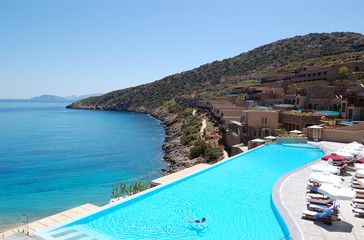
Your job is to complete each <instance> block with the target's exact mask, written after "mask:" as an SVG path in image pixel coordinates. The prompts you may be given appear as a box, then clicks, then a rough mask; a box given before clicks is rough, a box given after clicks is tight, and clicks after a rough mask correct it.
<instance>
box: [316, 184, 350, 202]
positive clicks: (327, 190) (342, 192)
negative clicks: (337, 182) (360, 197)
mask: <svg viewBox="0 0 364 240" xmlns="http://www.w3.org/2000/svg"><path fill="white" fill-rule="evenodd" d="M317 191H318V192H319V193H322V194H324V195H326V196H328V197H331V198H334V199H336V200H351V199H353V198H354V191H352V190H351V189H349V188H338V187H335V186H334V185H332V184H322V185H321V186H320V187H319V188H318V189H317Z"/></svg>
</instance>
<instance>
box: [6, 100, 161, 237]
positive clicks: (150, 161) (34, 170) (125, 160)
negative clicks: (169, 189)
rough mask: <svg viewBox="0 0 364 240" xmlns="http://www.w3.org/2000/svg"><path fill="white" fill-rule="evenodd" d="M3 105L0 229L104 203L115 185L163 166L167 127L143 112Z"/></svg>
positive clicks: (60, 105) (38, 104) (153, 173)
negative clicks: (22, 220) (23, 218)
mask: <svg viewBox="0 0 364 240" xmlns="http://www.w3.org/2000/svg"><path fill="white" fill-rule="evenodd" d="M66 105H67V103H42V102H29V101H9V100H8V101H6V100H0V136H1V138H0V189H1V191H0V230H1V225H3V227H4V224H12V223H18V222H19V220H20V214H21V213H24V214H26V215H28V216H29V217H30V220H35V219H39V218H42V217H45V216H49V215H51V214H55V213H58V212H60V211H64V210H66V209H69V208H72V207H75V206H78V205H81V204H84V203H88V202H89V203H93V204H96V205H103V204H106V203H107V202H108V201H109V199H110V193H111V190H112V185H113V184H115V183H116V182H118V181H124V182H130V181H135V180H146V179H148V180H151V179H155V178H157V177H160V176H162V174H161V172H160V171H159V170H160V169H161V168H164V167H166V164H165V162H164V161H163V160H161V157H162V155H163V152H162V150H161V148H160V147H161V145H162V144H163V140H164V136H165V135H164V130H163V128H162V126H161V125H160V123H159V122H158V121H157V120H155V119H153V118H151V117H150V116H148V115H141V114H133V113H125V112H111V111H89V110H72V109H66V108H65V106H66Z"/></svg>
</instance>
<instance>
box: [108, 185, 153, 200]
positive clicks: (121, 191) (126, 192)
mask: <svg viewBox="0 0 364 240" xmlns="http://www.w3.org/2000/svg"><path fill="white" fill-rule="evenodd" d="M150 187H151V184H150V182H149V181H138V182H133V183H131V184H129V185H126V184H125V183H122V182H118V183H117V184H116V185H113V186H112V188H113V189H112V191H111V199H114V198H118V197H127V196H131V195H134V194H136V193H139V192H142V191H144V190H147V189H148V188H150Z"/></svg>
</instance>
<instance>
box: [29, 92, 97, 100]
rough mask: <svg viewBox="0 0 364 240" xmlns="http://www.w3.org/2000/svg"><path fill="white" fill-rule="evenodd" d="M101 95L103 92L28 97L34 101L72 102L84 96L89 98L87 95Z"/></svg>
mask: <svg viewBox="0 0 364 240" xmlns="http://www.w3.org/2000/svg"><path fill="white" fill-rule="evenodd" d="M100 95H103V93H94V94H88V95H80V96H76V95H72V96H67V97H60V96H55V95H47V94H44V95H41V96H38V97H33V98H31V99H30V101H34V102H74V101H78V100H81V99H84V98H89V97H96V96H100Z"/></svg>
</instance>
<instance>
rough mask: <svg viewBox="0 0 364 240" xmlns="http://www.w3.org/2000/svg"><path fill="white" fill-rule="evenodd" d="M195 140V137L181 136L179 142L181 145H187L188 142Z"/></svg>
mask: <svg viewBox="0 0 364 240" xmlns="http://www.w3.org/2000/svg"><path fill="white" fill-rule="evenodd" d="M196 139H197V136H196V135H182V137H181V141H182V144H183V145H188V144H190V142H192V141H194V140H196Z"/></svg>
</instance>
